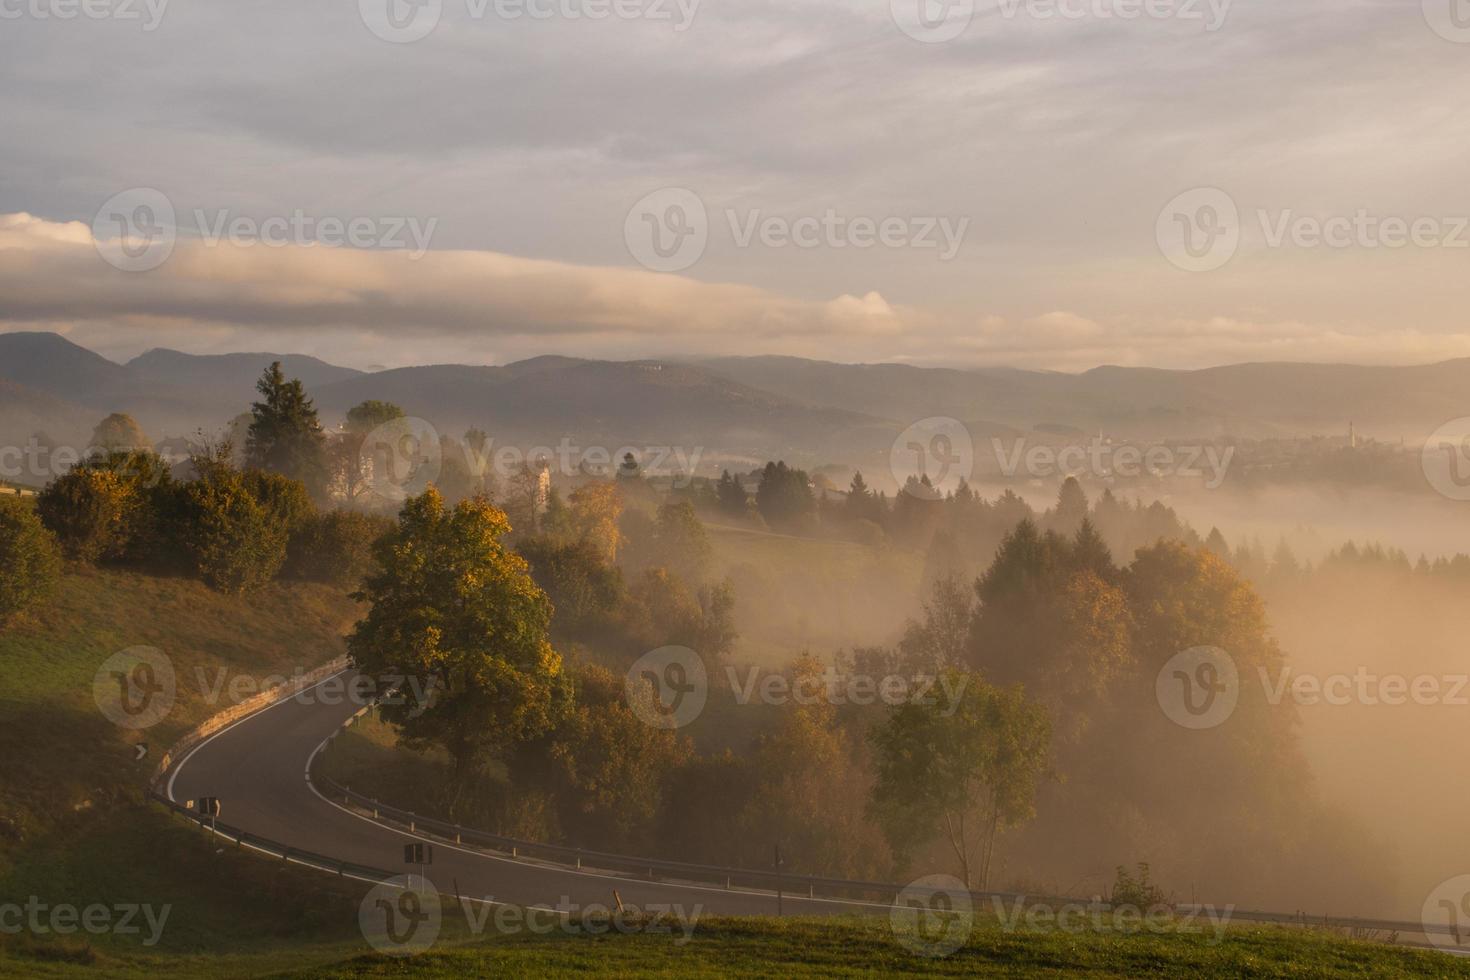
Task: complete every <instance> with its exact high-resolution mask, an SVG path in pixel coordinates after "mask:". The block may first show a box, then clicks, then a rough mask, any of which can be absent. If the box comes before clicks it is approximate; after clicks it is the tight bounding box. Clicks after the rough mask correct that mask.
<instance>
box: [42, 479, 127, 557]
mask: <svg viewBox="0 0 1470 980" xmlns="http://www.w3.org/2000/svg"><path fill="white" fill-rule="evenodd" d="M131 494H132V488H131V487H130V486H129V485H128V483H127V481H126V480H124V479H123V477H122V476H121V475H120V474H118V473H115V472H113V471H111V470H99V469H93V468H91V467H87V466H78V467H75V468H73V469H72V470H70V471H68V472H67V473H65V474H63V475H61V476H59V477H57V478H56V479H55V480H52V481H51V483H50V485H48V486H47V487H46V489H45V490H43V491H41V495H40V497H38V498H37V501H36V506H37V508H38V509H39V511H40V515H41V520H42V521H43V522H45V525H46V527H47V528H49V529H50V531H51V533H53V534H55V535H56V538H57V540H58V541H59V542H60V544H61V547H62V549H63V550H64V551H65V552H66V554H67V556H68V557H70V558H75V559H76V560H77V561H85V562H97V561H101V560H102V559H104V558H115V557H118V556H119V555H121V554H122V553H123V551H124V550H125V549H126V547H127V544H128V535H127V532H128V525H129V522H128V514H129V512H130V511H131V510H132V509H133V507H134V505H135V501H134V500H133V499H131Z"/></svg>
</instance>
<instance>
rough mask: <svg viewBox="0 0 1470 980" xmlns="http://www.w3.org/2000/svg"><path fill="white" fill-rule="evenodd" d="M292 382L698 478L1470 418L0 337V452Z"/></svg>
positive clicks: (1252, 395) (903, 381)
mask: <svg viewBox="0 0 1470 980" xmlns="http://www.w3.org/2000/svg"><path fill="white" fill-rule="evenodd" d="M276 360H279V361H281V362H282V364H283V367H284V369H285V371H286V373H287V374H288V375H289V376H292V377H299V378H301V379H302V381H303V382H304V383H305V384H306V386H307V388H308V389H309V390H310V392H311V394H312V396H313V397H314V398H315V399H316V403H317V406H318V408H319V409H320V410H321V412H322V416H323V419H324V421H325V422H326V423H327V424H329V425H334V424H336V423H337V422H338V421H340V420H341V418H342V417H343V416H345V414H346V412H347V410H348V409H349V408H351V407H352V406H353V405H355V404H357V403H359V402H361V401H364V400H366V399H370V398H378V399H384V400H387V401H392V402H394V403H396V404H398V405H400V406H401V407H402V408H403V409H404V410H405V411H406V412H408V413H409V414H411V415H417V416H420V417H422V418H425V419H428V420H429V421H431V422H433V423H434V424H435V425H436V426H437V427H439V429H440V430H441V431H444V432H447V433H452V434H455V435H459V434H461V433H463V432H464V431H465V430H466V429H468V428H470V427H478V428H481V429H484V430H485V431H486V432H488V433H489V434H490V435H491V436H492V437H494V438H495V439H496V440H497V441H498V442H499V443H500V444H515V445H520V446H529V445H532V444H544V445H552V446H554V445H556V444H557V443H558V442H559V441H561V440H562V439H569V440H571V442H573V443H574V444H579V445H582V446H590V445H604V446H608V447H610V448H613V449H616V448H618V447H621V446H624V445H628V446H661V445H679V446H685V447H692V446H701V447H704V448H705V450H706V454H705V455H706V458H707V459H713V458H727V459H732V460H739V459H751V460H755V461H758V460H762V459H766V458H775V457H784V458H786V459H788V460H792V461H794V462H800V463H801V464H803V465H813V464H816V463H821V462H847V463H854V464H858V465H866V466H870V467H871V466H874V465H876V464H878V463H879V461H880V460H881V459H883V458H885V457H886V454H887V452H888V449H889V447H890V445H891V444H892V441H893V438H894V437H895V435H897V433H898V432H899V431H901V430H902V429H904V428H905V427H906V426H907V425H909V424H910V423H912V422H914V421H917V420H919V419H923V418H926V417H931V416H949V417H953V418H957V419H959V420H961V421H963V422H965V423H966V424H967V425H968V426H969V427H970V429H971V431H972V432H973V433H974V436H975V438H976V439H977V440H986V439H988V438H989V437H991V436H993V435H1033V436H1035V437H1038V438H1057V437H1062V436H1066V435H1067V434H1068V433H1071V434H1073V435H1074V436H1078V437H1083V436H1089V435H1092V434H1095V433H1097V432H1099V431H1101V432H1105V433H1107V434H1109V435H1114V436H1125V437H1135V438H1187V437H1197V438H1206V437H1208V438H1213V437H1220V436H1237V437H1261V436H1271V435H1313V434H1333V435H1340V434H1342V433H1344V432H1345V431H1346V429H1347V426H1348V424H1349V422H1354V423H1356V425H1357V427H1358V431H1359V432H1363V433H1366V434H1372V435H1379V436H1391V437H1395V438H1396V437H1399V436H1406V437H1409V438H1414V437H1422V436H1423V435H1425V434H1427V433H1429V432H1431V431H1433V430H1434V429H1436V428H1438V427H1439V426H1440V425H1441V424H1442V423H1444V422H1446V421H1448V420H1450V419H1453V418H1457V417H1460V416H1463V415H1470V360H1456V361H1447V362H1444V363H1441V364H1433V365H1426V366H1421V367H1354V366H1347V365H1317V364H1240V365H1234V366H1230V367H1220V368H1211V369H1207V370H1200V371H1166V370H1157V369H1149V368H1122V367H1104V368H1098V369H1096V370H1093V371H1088V372H1086V373H1083V374H1061V373H1055V372H1045V371H1022V370H1011V369H1000V368H985V369H974V370H965V369H944V368H919V367H911V366H906V365H900V364H862V365H859V364H836V363H830V362H824V361H811V360H803V359H798V358H787V357H745V358H720V359H712V360H700V361H684V362H680V361H627V362H618V361H598V360H584V359H578V358H570V357H553V356H547V357H537V358H532V359H531V360H527V361H520V362H517V363H514V364H509V365H505V366H501V367H484V366H469V365H431V366H424V367H412V368H399V369H395V370H389V371H380V372H375V373H366V372H362V371H356V370H353V369H351V368H344V367H337V366H335V365H332V364H329V363H327V362H325V361H322V360H318V359H317V358H313V357H305V356H301V355H282V354H272V353H239V354H222V355H195V354H185V353H181V352H179V351H172V350H151V351H149V352H147V353H146V354H143V355H141V356H139V357H137V358H135V359H133V360H132V361H130V362H128V363H127V364H117V363H115V362H113V361H110V360H107V359H106V358H104V357H101V356H99V355H97V354H95V353H93V352H92V351H89V350H86V349H85V348H82V347H79V346H77V345H76V344H73V343H71V342H70V341H68V340H67V339H65V338H64V337H62V336H60V335H58V334H53V333H7V334H0V445H18V444H23V441H24V440H25V439H26V438H28V437H29V436H31V435H32V434H34V433H35V432H37V431H42V432H44V433H46V434H47V435H48V436H49V437H51V438H52V439H53V440H55V441H57V442H66V443H69V444H70V443H75V444H81V443H82V442H84V440H85V439H86V437H87V436H88V435H89V434H90V431H91V427H92V426H93V425H94V424H95V423H96V422H97V420H99V419H100V418H102V416H104V415H106V414H107V413H109V412H114V411H124V412H128V413H130V414H132V415H133V416H134V417H136V418H137V419H138V421H139V422H140V423H141V424H142V425H143V427H144V429H145V430H146V431H148V432H149V434H150V435H152V436H153V437H154V438H155V439H162V438H164V437H167V436H176V435H184V436H187V435H190V434H192V433H194V432H195V431H197V430H201V429H202V430H204V431H205V432H210V433H213V432H218V431H219V430H221V429H222V428H223V427H224V426H225V425H226V424H227V423H228V422H229V420H230V419H231V418H233V417H234V416H236V415H238V414H239V413H241V412H243V411H247V410H248V409H249V406H250V403H251V401H253V400H254V397H255V391H254V386H255V382H256V380H257V379H258V378H259V377H260V374H261V372H262V371H263V370H264V369H265V368H266V367H267V366H268V365H269V364H270V363H271V362H272V361H276Z"/></svg>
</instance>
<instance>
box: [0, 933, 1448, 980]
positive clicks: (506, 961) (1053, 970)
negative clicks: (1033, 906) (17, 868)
mask: <svg viewBox="0 0 1470 980" xmlns="http://www.w3.org/2000/svg"><path fill="white" fill-rule="evenodd" d="M451 931H453V930H451ZM462 932H463V930H462V929H461V930H460V933H461V935H459V936H451V937H450V938H448V939H447V940H443V941H441V942H440V943H439V944H438V945H437V946H436V947H435V948H434V949H433V950H431V951H429V952H426V953H424V954H422V955H419V956H416V957H410V958H394V957H389V956H385V955H382V954H379V953H372V952H365V951H364V948H363V947H362V944H361V943H358V944H357V945H356V946H355V947H354V945H353V944H351V943H335V944H334V943H325V942H324V943H320V944H317V945H315V946H313V947H310V948H309V949H303V950H301V951H300V953H301V957H303V958H296V959H294V961H293V959H292V957H293V954H292V953H291V952H290V951H289V950H285V949H274V950H270V951H268V952H263V953H261V954H259V955H254V956H241V955H230V956H223V957H206V956H187V955H186V956H184V957H169V958H164V957H156V956H152V955H128V956H123V957H115V958H111V959H108V960H106V961H105V962H103V961H99V962H97V963H95V964H92V965H84V964H80V963H67V962H61V961H53V962H51V963H49V964H46V965H44V967H43V972H39V973H35V974H31V975H36V976H55V977H87V976H101V975H104V969H105V975H106V976H118V977H132V976H136V977H145V976H148V977H155V978H160V980H167V978H171V977H186V976H199V975H209V976H219V977H234V976H242V977H243V976H272V977H282V978H285V977H292V978H339V980H348V978H356V977H423V978H434V977H445V978H448V977H464V976H507V977H543V976H566V975H578V974H580V975H596V976H619V977H672V976H680V977H689V976H693V977H705V976H708V977H769V976H782V977H825V976H941V977H943V976H1007V977H1062V976H1088V977H1118V978H1125V977H1126V978H1132V977H1142V976H1148V977H1178V978H1215V977H1219V978H1226V977H1283V978H1285V977H1291V978H1299V977H1300V978H1305V977H1329V978H1330V977H1367V976H1372V977H1470V963H1467V962H1465V961H1463V960H1458V959H1455V958H1452V957H1449V956H1445V955H1442V954H1439V953H1434V952H1429V951H1423V950H1415V949H1406V948H1402V947H1393V946H1384V945H1374V944H1369V943H1362V942H1356V941H1353V940H1348V939H1343V938H1340V937H1338V936H1335V935H1331V934H1328V933H1323V932H1315V931H1309V930H1299V929H1285V928H1261V929H1232V930H1230V931H1229V932H1228V933H1227V934H1226V937H1225V938H1224V940H1223V941H1221V942H1219V943H1216V942H1214V941H1213V937H1212V936H1211V935H1209V934H1206V935H1107V934H1099V933H1083V934H1059V933H1055V932H1046V933H1017V934H1008V933H1006V932H1004V931H1002V930H1001V929H1000V928H999V926H998V924H997V923H996V922H995V921H994V920H988V921H987V920H981V921H977V923H976V927H975V931H974V934H973V935H972V936H971V939H970V941H969V942H968V943H967V944H966V945H965V946H963V947H961V948H960V949H959V950H957V951H956V952H954V953H953V954H952V955H949V956H943V957H935V958H926V957H923V956H920V955H917V954H915V953H914V952H912V951H910V950H909V949H908V948H906V947H905V946H904V945H903V944H902V943H900V942H899V941H898V939H897V938H896V937H895V935H894V933H893V932H892V930H891V929H890V928H889V926H888V923H887V921H886V919H882V918H873V919H866V918H844V919H769V918H767V919H753V918H751V919H719V920H707V921H702V922H700V923H699V925H698V928H697V929H696V931H695V933H694V936H693V938H692V939H691V940H690V941H688V942H687V943H679V942H676V938H677V933H676V934H675V936H668V935H602V936H586V935H580V936H577V935H568V934H564V933H562V932H561V931H558V932H556V933H554V934H552V935H548V936H533V935H528V934H524V933H520V934H516V935H495V936H491V937H488V938H482V939H466V938H464V937H463V935H462ZM4 969H5V961H4V960H0V972H3V971H4Z"/></svg>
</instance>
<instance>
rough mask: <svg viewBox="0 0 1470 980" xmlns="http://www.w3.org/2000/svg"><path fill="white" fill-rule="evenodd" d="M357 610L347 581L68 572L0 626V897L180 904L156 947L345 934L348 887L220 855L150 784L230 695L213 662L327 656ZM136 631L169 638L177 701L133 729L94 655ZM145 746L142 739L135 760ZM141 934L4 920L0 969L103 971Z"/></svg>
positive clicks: (263, 943) (277, 668)
mask: <svg viewBox="0 0 1470 980" xmlns="http://www.w3.org/2000/svg"><path fill="white" fill-rule="evenodd" d="M356 615H357V610H356V606H355V604H354V603H352V602H351V601H350V600H348V599H347V598H346V597H345V596H344V595H342V594H341V592H340V590H335V589H327V588H324V587H321V586H314V585H301V584H289V585H288V584H280V585H275V586H272V587H271V588H269V589H267V590H266V591H264V592H262V593H260V594H258V595H255V596H252V597H249V598H247V599H232V598H227V597H224V596H219V595H216V594H215V593H212V592H210V591H209V590H207V589H205V588H204V587H203V586H201V585H200V584H199V583H197V582H191V581H186V580H182V579H172V578H155V577H150V576H144V575H137V574H133V573H126V572H115V571H96V570H91V569H75V568H73V569H70V570H69V571H68V573H67V574H66V576H65V577H64V579H63V582H62V584H61V588H60V591H59V593H58V595H57V596H56V597H55V599H54V601H53V602H52V603H50V604H49V606H48V607H47V608H45V609H44V610H42V611H40V612H38V613H34V614H32V615H31V616H30V617H29V618H27V619H24V620H22V621H19V622H17V623H14V624H12V625H11V626H10V627H8V628H6V629H5V630H4V631H3V632H0V668H3V671H4V678H5V683H4V685H3V687H0V760H3V762H0V774H3V778H0V903H6V902H9V903H25V902H26V901H28V900H29V899H30V898H31V897H32V896H34V897H35V898H36V899H37V900H38V901H40V902H44V903H46V904H47V905H58V904H70V905H76V906H78V907H85V906H87V905H91V904H94V903H102V904H107V905H113V904H116V903H148V904H151V905H154V906H162V905H164V904H172V905H173V906H174V908H173V910H172V912H171V914H170V918H169V919H168V921H167V924H166V928H165V930H164V933H163V938H162V940H161V941H160V942H159V944H158V946H157V947H155V948H154V949H153V950H152V953H157V952H158V951H161V950H167V951H169V952H170V953H172V954H183V953H207V954H210V955H220V954H229V953H232V952H237V951H238V952H240V953H245V952H247V951H253V950H258V949H262V948H264V949H269V948H271V947H273V946H279V945H280V944H282V943H300V942H301V941H303V940H305V939H306V938H307V937H312V938H323V937H331V936H337V937H340V938H342V939H343V940H350V939H353V938H354V937H355V936H356V929H355V924H354V923H355V919H354V917H355V914H356V902H357V896H358V894H359V892H360V889H359V888H357V887H356V886H355V885H353V884H351V883H347V884H346V885H342V886H338V885H336V883H335V882H333V881H332V880H330V879H327V880H322V879H319V878H318V877H317V876H316V875H314V874H312V873H311V872H308V871H305V870H303V869H298V868H290V869H282V868H280V867H278V866H275V865H273V864H271V863H269V862H266V861H262V860H258V859H256V858H254V857H252V856H250V855H248V854H235V853H233V852H229V853H223V854H218V853H216V851H217V850H218V848H217V846H216V845H215V844H214V843H213V842H212V841H207V840H205V839H204V838H203V836H202V835H201V834H200V833H199V832H198V831H192V832H191V831H189V830H187V829H185V827H184V825H183V824H182V823H180V822H177V821H173V820H172V819H171V818H169V817H168V816H166V815H165V814H164V813H163V811H162V810H161V809H159V808H156V807H153V806H150V805H148V804H147V803H146V802H145V801H144V790H145V787H146V784H147V781H148V777H149V775H150V774H151V773H152V771H153V768H154V766H155V765H156V763H157V759H158V756H159V754H160V753H162V752H163V751H164V749H166V748H167V746H168V745H169V744H171V743H172V742H173V741H174V740H175V739H176V738H178V736H179V735H181V734H183V733H184V732H185V731H187V730H188V729H189V728H191V727H193V726H194V725H196V724H198V723H199V722H200V721H202V720H204V719H205V718H206V717H208V716H209V715H211V714H213V713H215V712H216V711H219V710H223V709H224V708H227V707H229V705H230V703H231V702H230V701H229V699H228V696H226V697H225V698H224V699H223V700H214V699H212V696H211V695H210V693H209V692H210V690H211V688H212V687H213V685H214V684H215V683H216V682H217V681H218V680H219V678H220V677H221V676H224V677H225V678H227V679H228V678H234V677H237V676H248V677H251V678H254V679H255V680H257V681H258V680H262V679H264V678H265V677H267V676H269V675H272V674H281V675H289V674H291V673H293V672H294V671H295V670H297V669H298V668H299V669H309V668H311V667H314V666H316V665H318V664H321V663H323V662H325V661H328V660H331V659H333V658H334V657H336V656H339V655H340V653H341V652H342V649H343V643H342V635H343V633H344V631H345V630H346V628H347V627H348V625H349V624H350V623H351V622H352V621H353V620H354V619H355V618H356ZM136 645H147V646H152V647H156V648H157V649H159V650H161V651H163V652H164V653H165V654H166V655H167V656H168V657H169V658H170V659H171V660H172V661H173V664H174V667H175V671H176V675H177V681H178V683H177V689H178V698H177V701H176V703H175V706H174V708H173V710H172V712H171V713H170V714H169V716H168V717H167V718H166V719H165V720H163V721H162V722H160V723H159V724H158V725H157V726H155V727H154V728H152V729H150V730H148V731H146V732H142V733H137V732H130V731H126V730H123V729H119V728H117V727H115V726H114V725H112V724H111V723H110V722H109V721H108V720H107V719H106V718H105V717H104V716H103V714H102V713H101V711H100V710H99V709H98V707H97V705H96V702H95V701H94V699H93V693H92V685H93V677H94V674H95V673H96V671H97V669H98V667H99V666H100V665H101V664H102V662H103V661H104V660H106V659H107V658H108V657H109V656H111V655H112V654H114V653H116V652H118V651H120V650H122V649H125V648H127V647H131V646H136ZM220 671H224V674H223V675H221V674H220V673H219V672H220ZM200 672H202V675H201V673H200ZM201 676H202V678H203V679H202V681H201ZM139 742H146V743H147V744H148V746H149V752H148V754H147V756H146V757H144V758H143V759H138V758H137V753H136V750H135V748H134V746H135V745H136V744H137V743H139ZM349 912H350V913H351V915H348V914H347V913H349ZM141 939H142V937H141V936H124V935H115V934H110V933H109V934H104V935H100V936H91V935H88V936H85V938H82V936H81V934H80V933H79V934H78V935H77V936H72V937H57V936H55V935H44V936H37V935H32V934H31V933H30V931H29V930H26V931H24V932H22V933H21V934H18V935H11V934H6V933H5V932H4V931H3V930H0V972H6V971H7V970H9V971H11V972H17V973H20V974H24V975H32V974H33V971H35V970H39V969H41V968H42V967H43V966H46V964H48V963H52V964H54V963H55V962H60V963H63V964H64V963H67V962H73V961H75V962H79V963H89V962H90V963H93V966H91V967H89V969H90V970H92V971H93V972H94V973H95V974H96V975H99V976H101V975H113V974H114V973H115V971H116V969H117V968H119V962H118V961H117V960H116V957H117V956H120V955H126V954H129V953H136V952H144V951H147V950H145V947H143V946H142V942H141ZM298 948H299V947H298ZM47 968H48V969H49V967H47Z"/></svg>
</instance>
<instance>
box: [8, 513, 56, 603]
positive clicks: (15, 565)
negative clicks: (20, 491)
mask: <svg viewBox="0 0 1470 980" xmlns="http://www.w3.org/2000/svg"><path fill="white" fill-rule="evenodd" d="M0 569H3V574H0V626H4V625H5V624H6V623H7V622H8V621H9V620H11V619H12V618H14V617H15V616H16V615H18V614H19V613H21V612H24V611H25V610H26V609H28V608H30V607H31V606H34V605H35V604H36V603H38V602H40V601H42V600H43V599H45V598H46V597H47V596H49V595H50V594H51V593H52V592H53V591H55V589H56V583H57V581H58V579H59V578H60V569H61V562H60V559H59V558H58V556H57V548H56V539H55V538H54V537H52V535H51V532H50V531H47V530H46V528H45V526H44V525H43V524H42V523H41V519H40V518H39V517H38V516H37V515H36V511H35V509H34V508H33V507H31V505H30V503H29V502H27V501H24V500H22V499H20V498H19V497H0Z"/></svg>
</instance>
